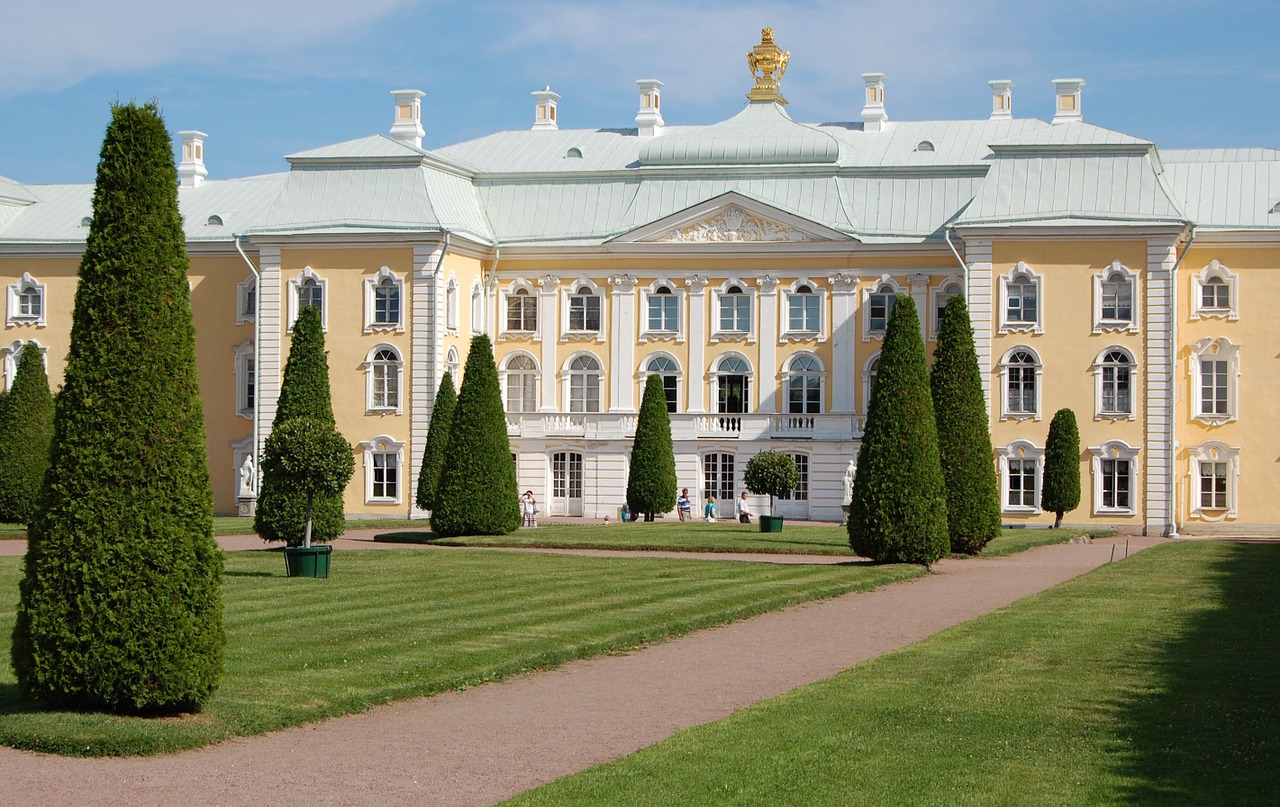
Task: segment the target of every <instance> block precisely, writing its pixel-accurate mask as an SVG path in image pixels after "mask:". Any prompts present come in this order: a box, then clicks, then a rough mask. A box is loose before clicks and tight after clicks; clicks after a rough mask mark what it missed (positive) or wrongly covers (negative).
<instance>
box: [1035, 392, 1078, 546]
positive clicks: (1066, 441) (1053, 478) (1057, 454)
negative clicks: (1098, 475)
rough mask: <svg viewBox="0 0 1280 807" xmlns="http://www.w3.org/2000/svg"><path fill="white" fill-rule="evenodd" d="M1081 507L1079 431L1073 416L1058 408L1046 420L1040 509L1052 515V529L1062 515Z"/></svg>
mask: <svg viewBox="0 0 1280 807" xmlns="http://www.w3.org/2000/svg"><path fill="white" fill-rule="evenodd" d="M1079 506H1080V429H1079V428H1078V427H1077V426H1076V413H1075V412H1072V411H1071V410H1070V409H1059V410H1058V411H1057V412H1054V413H1053V420H1051V421H1049V436H1048V437H1047V438H1046V439H1045V443H1044V485H1043V486H1042V487H1041V488H1040V508H1041V509H1042V510H1048V511H1049V512H1050V513H1053V515H1054V518H1053V526H1054V529H1057V528H1058V527H1061V526H1062V514H1063V513H1066V512H1069V511H1071V510H1074V509H1076V508H1077V507H1079Z"/></svg>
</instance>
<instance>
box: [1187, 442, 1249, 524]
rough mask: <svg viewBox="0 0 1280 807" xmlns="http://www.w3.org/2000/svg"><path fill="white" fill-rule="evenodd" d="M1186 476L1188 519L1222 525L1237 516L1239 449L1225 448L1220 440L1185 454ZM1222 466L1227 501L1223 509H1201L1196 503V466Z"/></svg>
mask: <svg viewBox="0 0 1280 807" xmlns="http://www.w3.org/2000/svg"><path fill="white" fill-rule="evenodd" d="M1187 461H1188V467H1187V476H1188V478H1189V480H1190V485H1191V496H1190V497H1189V499H1188V501H1189V503H1190V505H1191V509H1190V512H1191V517H1192V518H1198V519H1201V520H1204V521H1223V520H1225V519H1229V518H1235V517H1236V516H1237V504H1238V499H1239V491H1240V448H1239V447H1238V446H1229V445H1227V444H1226V443H1223V442H1221V441H1220V440H1210V441H1208V442H1206V443H1202V444H1200V445H1198V446H1192V447H1191V448H1190V449H1189V450H1188V451H1187ZM1202 462H1214V463H1217V462H1221V463H1225V464H1226V466H1227V468H1226V471H1227V473H1226V484H1227V490H1226V494H1227V497H1226V498H1227V501H1226V505H1227V506H1226V508H1225V509H1224V508H1218V507H1205V506H1203V504H1202V502H1201V499H1200V463H1202Z"/></svg>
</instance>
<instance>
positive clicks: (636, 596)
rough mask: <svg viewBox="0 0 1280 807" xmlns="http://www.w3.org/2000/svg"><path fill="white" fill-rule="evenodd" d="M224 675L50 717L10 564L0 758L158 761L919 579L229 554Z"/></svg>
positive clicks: (752, 568) (840, 570)
mask: <svg viewBox="0 0 1280 807" xmlns="http://www.w3.org/2000/svg"><path fill="white" fill-rule="evenodd" d="M226 568H227V572H226V585H225V603H226V627H227V636H228V646H227V658H226V670H225V674H224V676H223V678H222V684H221V687H220V689H219V690H218V692H217V693H216V694H215V696H214V697H213V698H212V699H211V700H210V702H209V703H208V704H207V707H206V708H205V710H204V711H203V712H202V713H201V714H198V715H192V716H185V717H178V718H169V719H144V718H136V717H117V716H108V715H101V714H92V713H80V712H69V711H56V710H49V711H45V710H41V709H39V708H37V707H34V706H33V705H31V704H29V703H26V702H24V701H22V700H21V699H20V698H19V695H18V691H17V685H16V683H15V680H14V677H13V672H12V669H11V668H10V665H9V663H8V658H9V644H10V636H11V633H12V629H13V620H14V611H15V607H16V603H17V600H18V590H17V589H18V579H19V575H20V573H21V559H19V558H0V659H3V663H0V743H4V744H7V745H12V746H16V747H19V748H29V749H35V750H41V751H50V752H54V753H60V754H71V755H85V756H97V755H123V754H150V753H159V752H167V751H175V750H179V749H182V748H189V747H193V746H199V745H205V744H209V743H213V742H217V741H219V740H222V739H225V738H227V737H231V736H235V735H247V734H256V733H259V732H264V731H270V730H273V729H279V728H283V727H286V726H293V725H297V724H300V723H306V722H311V721H316V720H321V719H324V718H327V717H332V716H335V715H341V714H349V713H353V712H359V711H362V710H365V709H367V708H369V707H370V706H373V705H375V704H379V703H386V702H388V701H393V700H398V699H403V698H410V697H415V696H420V695H429V694H432V693H438V692H442V691H445V690H449V689H454V688H459V687H465V686H469V685H474V684H478V683H481V682H484V681H491V680H494V679H497V678H501V677H503V676H506V675H511V674H513V673H516V672H520V671H524V670H534V669H542V668H550V667H555V666H557V665H559V664H562V663H564V662H565V661H568V660H571V659H575V658H583V657H587V656H593V655H599V654H602V653H608V652H612V651H620V650H626V649H630V648H633V647H636V646H638V645H642V644H645V643H648V642H657V641H662V640H663V639H666V638H669V637H672V636H675V635H679V634H683V633H687V632H689V631H693V630H696V629H699V628H703V627H707V626H710V625H715V624H722V623H725V622H730V621H733V620H737V619H742V618H744V617H747V616H750V615H753V614H757V613H762V612H764V611H768V610H773V609H777V608H781V607H784V606H786V605H790V604H792V603H797V602H803V601H806V600H813V599H818V598H823V597H830V596H835V595H838V594H842V593H845V592H849V591H854V590H863V589H870V588H874V587H877V586H880V585H884V584H886V583H891V582H895V581H898V580H904V579H908V578H911V577H915V576H918V575H920V574H922V573H923V570H921V569H919V568H916V567H907V566H885V567H875V566H871V565H869V564H860V563H852V564H847V565H846V564H839V565H774V564H761V563H734V562H727V561H726V562H707V561H682V560H665V559H650V558H622V559H617V558H582V557H571V556H562V555H539V554H525V553H520V554H512V553H498V552H482V551H467V550H458V551H455V552H423V551H420V550H404V551H394V550H393V551H384V552H358V551H348V552H339V553H338V554H337V555H335V557H334V561H333V576H332V577H330V578H329V579H328V580H312V579H297V578H295V579H288V578H285V577H284V561H283V559H282V557H281V555H280V554H279V553H278V552H231V553H227V555H226Z"/></svg>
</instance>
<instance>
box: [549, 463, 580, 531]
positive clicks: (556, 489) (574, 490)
mask: <svg viewBox="0 0 1280 807" xmlns="http://www.w3.org/2000/svg"><path fill="white" fill-rule="evenodd" d="M551 514H552V515H553V516H581V515H582V455H581V454H579V453H577V452H576V451H557V452H556V453H554V454H552V455H551Z"/></svg>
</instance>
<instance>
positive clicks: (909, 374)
mask: <svg viewBox="0 0 1280 807" xmlns="http://www.w3.org/2000/svg"><path fill="white" fill-rule="evenodd" d="M848 528H849V545H850V546H851V547H853V551H855V552H857V553H858V554H859V555H862V556H863V557H868V558H871V559H873V560H876V561H879V562H897V563H919V564H922V565H925V566H928V565H930V564H932V563H933V562H934V561H936V560H937V559H938V558H941V557H942V556H943V555H945V554H947V551H948V550H949V549H950V547H951V541H950V538H949V537H948V535H947V498H946V487H945V482H944V481H943V477H942V464H941V461H940V460H939V458H938V426H937V422H936V421H935V419H934V415H933V400H932V399H931V398H930V397H929V371H928V370H927V369H926V367H925V356H924V342H923V341H922V340H921V338H920V320H919V318H918V317H917V316H916V306H915V303H914V302H913V301H912V300H911V298H910V297H907V296H905V295H904V296H900V297H898V299H897V300H896V301H895V302H894V304H893V311H892V313H891V314H890V315H889V327H888V330H887V331H886V333H885V338H884V347H883V349H882V350H881V352H880V371H879V373H878V374H877V376H876V386H875V391H874V392H873V393H872V395H871V405H870V407H868V411H867V423H866V427H865V428H864V429H863V435H862V448H861V450H860V451H859V452H858V467H857V471H856V472H855V474H854V479H853V501H852V502H850V504H849V524H848Z"/></svg>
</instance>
